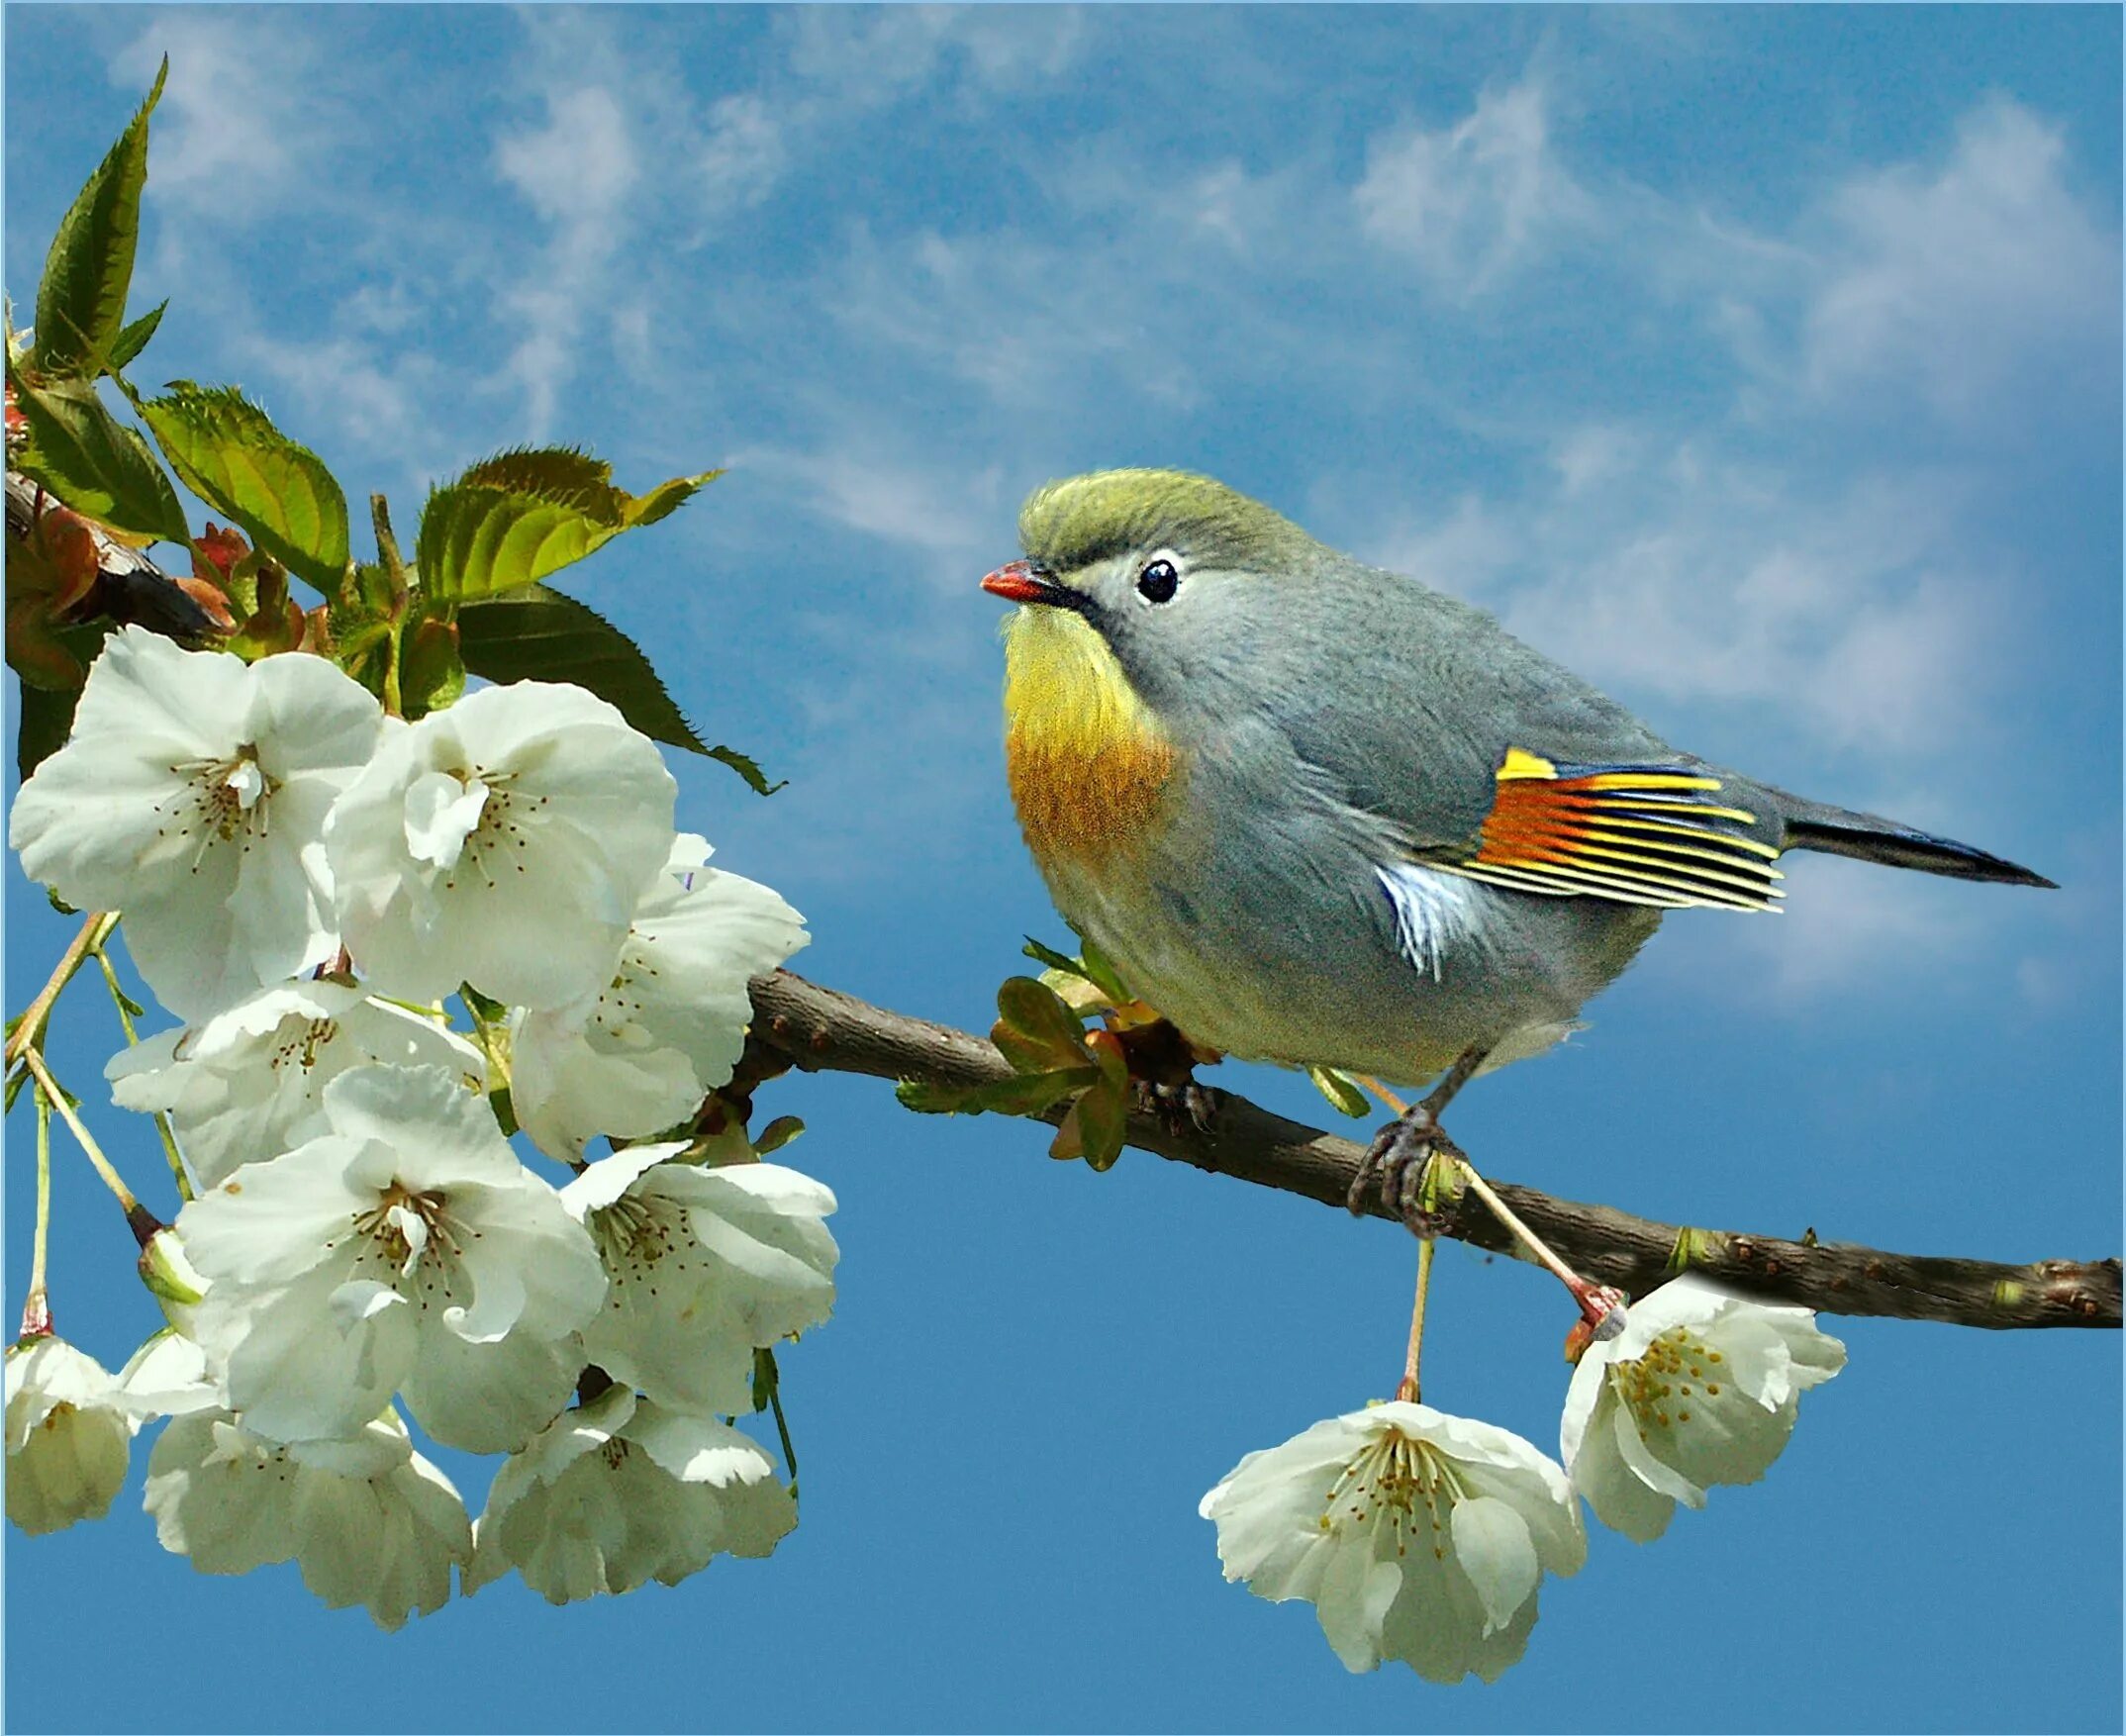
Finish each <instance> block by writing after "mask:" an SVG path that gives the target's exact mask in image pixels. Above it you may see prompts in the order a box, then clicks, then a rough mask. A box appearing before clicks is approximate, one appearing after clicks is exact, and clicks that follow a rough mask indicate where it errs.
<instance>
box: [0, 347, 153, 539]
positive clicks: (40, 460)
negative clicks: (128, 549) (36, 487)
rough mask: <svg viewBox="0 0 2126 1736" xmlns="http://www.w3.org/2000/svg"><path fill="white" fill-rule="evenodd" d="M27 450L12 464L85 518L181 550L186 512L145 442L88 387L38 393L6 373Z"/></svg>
mask: <svg viewBox="0 0 2126 1736" xmlns="http://www.w3.org/2000/svg"><path fill="white" fill-rule="evenodd" d="M8 383H9V384H10V385H12V386H13V387H14V388H15V407H16V408H17V409H18V410H20V411H21V412H22V415H23V419H24V421H25V422H26V423H27V424H28V425H29V434H30V438H29V443H28V444H27V445H25V446H24V447H23V448H22V449H21V450H20V451H18V452H16V453H13V454H11V456H10V459H9V463H10V465H11V467H12V468H14V469H17V470H20V471H21V472H22V473H23V474H24V475H26V476H28V477H29V478H30V479H31V480H32V481H35V482H42V483H43V484H44V485H45V486H46V487H47V488H48V489H49V490H50V491H51V492H52V493H53V494H55V495H57V496H58V497H59V499H60V500H61V501H63V502H65V504H66V505H67V506H69V507H71V508H72V509H73V510H74V511H75V512H77V513H79V514H81V516H82V517H83V518H88V519H95V520H97V521H99V522H100V523H102V524H104V525H108V526H111V527H113V528H114V529H116V530H127V531H131V532H133V533H135V534H136V535H141V536H146V537H149V538H161V539H164V540H166V541H170V542H183V541H185V540H187V538H188V537H189V536H190V534H191V532H190V531H189V530H187V529H186V526H185V522H184V509H183V508H182V507H180V506H179V505H178V504H177V491H176V490H175V489H174V488H172V487H171V486H170V479H169V478H168V477H167V476H165V475H163V473H162V466H161V465H159V464H157V463H156V462H155V459H154V454H153V453H152V452H150V451H149V450H148V449H147V442H146V441H145V440H144V439H143V438H141V435H140V433H139V431H138V430H136V429H131V428H128V427H127V426H126V425H125V424H124V423H122V422H120V421H119V420H118V419H117V418H116V417H114V416H113V415H112V414H111V413H110V411H108V410H106V409H105V408H104V405H103V400H102V399H100V398H98V397H97V396H96V388H95V385H94V384H93V382H91V381H88V380H54V381H49V382H48V383H46V384H44V385H41V386H32V385H30V384H29V383H28V382H27V381H26V380H24V379H22V378H21V377H20V376H19V375H17V374H16V373H15V370H14V369H13V368H10V369H9V370H8Z"/></svg>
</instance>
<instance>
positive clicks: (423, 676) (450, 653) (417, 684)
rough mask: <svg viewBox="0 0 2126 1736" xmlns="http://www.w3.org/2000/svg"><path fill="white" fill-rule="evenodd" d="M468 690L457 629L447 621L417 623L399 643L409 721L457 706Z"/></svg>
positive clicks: (403, 699)
mask: <svg viewBox="0 0 2126 1736" xmlns="http://www.w3.org/2000/svg"><path fill="white" fill-rule="evenodd" d="M464 691H465V659H464V658H463V656H462V655H460V654H459V651H458V647H457V627H456V625H455V624H454V623H451V622H447V621H423V622H419V623H416V624H415V625H414V626H413V627H411V628H410V629H409V630H408V631H407V632H406V633H405V635H404V636H403V637H402V638H401V639H400V641H399V695H400V699H401V702H402V706H403V709H404V712H405V716H406V717H407V719H408V720H409V721H412V720H413V719H416V718H422V717H426V716H427V715H428V714H429V713H430V712H439V711H441V710H442V709H443V707H445V706H448V705H454V704H455V703H456V702H457V699H458V696H459V695H460V694H462V693H463V692H464Z"/></svg>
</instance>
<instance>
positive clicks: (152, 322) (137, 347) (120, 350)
mask: <svg viewBox="0 0 2126 1736" xmlns="http://www.w3.org/2000/svg"><path fill="white" fill-rule="evenodd" d="M169 305H170V304H169V301H168V299H167V298H164V299H163V300H162V301H160V302H158V303H156V304H155V306H153V307H152V308H150V309H148V310H147V312H146V313H145V314H143V315H142V316H141V317H140V318H139V319H138V320H135V321H134V322H133V323H132V324H131V325H130V326H128V327H126V329H125V330H124V331H122V332H120V333H119V335H118V336H117V337H116V338H112V339H111V353H110V354H109V355H107V356H105V357H104V366H105V367H106V368H108V369H109V370H110V371H111V372H112V373H114V374H115V373H117V372H118V371H119V370H120V369H121V368H123V367H124V366H125V365H126V364H127V363H128V362H129V361H131V360H132V359H133V358H134V357H135V356H137V355H139V354H140V353H141V351H142V350H144V349H145V348H146V347H147V340H148V338H152V337H153V336H154V335H155V328H156V327H157V326H159V325H161V324H162V316H163V314H164V313H166V312H167V311H168V309H169Z"/></svg>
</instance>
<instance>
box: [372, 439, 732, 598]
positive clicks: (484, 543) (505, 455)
mask: <svg viewBox="0 0 2126 1736" xmlns="http://www.w3.org/2000/svg"><path fill="white" fill-rule="evenodd" d="M610 474H611V472H610V471H609V470H608V468H607V467H606V466H605V465H604V464H603V463H601V462H600V461H599V460H597V459H595V458H592V457H590V456H588V455H587V454H585V453H582V452H578V451H575V450H574V449H572V448H568V447H547V448H539V449H528V450H522V451H512V452H501V453H498V454H496V456H494V457H492V458H488V459H485V460H483V461H482V462H481V463H478V464H475V465H474V466H473V467H472V468H471V469H470V470H468V471H466V472H465V473H464V475H462V476H460V477H459V478H458V479H457V480H456V481H455V482H451V483H448V484H445V485H444V486H443V487H441V488H438V489H436V490H435V491H434V492H433V493H432V494H431V495H430V496H429V498H428V504H427V505H426V506H425V507H423V509H422V512H421V530H420V534H419V536H418V537H417V538H416V542H415V550H414V563H415V565H416V566H417V567H419V568H420V571H421V582H422V584H423V585H424V586H425V587H426V589H427V590H428V593H429V595H430V596H432V597H435V598H439V599H441V600H443V601H446V602H466V601H469V600H471V599H474V598H480V597H495V596H501V595H503V594H505V593H507V592H510V591H515V590H521V589H523V588H524V587H526V586H528V585H533V584H536V583H537V582H538V581H539V580H541V579H543V578H546V577H547V576H548V575H550V574H552V573H555V572H558V571H559V570H560V569H561V568H562V567H564V566H567V565H569V564H570V563H571V562H574V561H579V560H581V559H583V558H584V556H585V555H588V554H591V553H594V552H595V551H596V550H598V549H599V548H602V547H603V546H604V545H605V544H606V543H608V542H610V541H611V540H612V539H613V538H614V537H615V536H617V535H619V534H620V533H621V532H622V531H623V530H632V529H634V528H635V527H636V526H639V525H650V524H654V523H656V521H657V520H659V519H661V518H664V517H665V516H666V515H667V514H669V513H670V512H672V511H673V509H674V508H676V507H677V506H678V505H679V504H680V503H681V502H682V501H684V500H686V499H687V497H688V496H690V495H692V494H693V493H694V492H695V490H696V489H698V488H700V487H701V486H702V484H704V483H705V482H708V481H709V480H710V479H711V478H712V477H714V476H715V475H717V474H718V473H717V472H715V471H710V472H707V473H705V474H704V475H701V476H676V477H674V478H672V480H671V481H669V482H665V483H661V484H659V485H658V486H657V487H656V488H654V489H652V490H651V491H650V492H649V493H648V494H646V495H644V496H642V497H641V498H639V499H637V498H636V497H634V496H633V495H630V494H628V493H627V492H626V491H625V490H623V489H618V488H615V487H613V486H612V484H611V483H610V482H609V481H608V480H607V478H608V476H609V475H610Z"/></svg>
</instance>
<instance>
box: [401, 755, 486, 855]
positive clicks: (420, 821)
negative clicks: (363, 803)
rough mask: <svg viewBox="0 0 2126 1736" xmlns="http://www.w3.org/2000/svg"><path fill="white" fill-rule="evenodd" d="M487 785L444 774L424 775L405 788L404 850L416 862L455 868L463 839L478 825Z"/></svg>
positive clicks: (430, 773)
mask: <svg viewBox="0 0 2126 1736" xmlns="http://www.w3.org/2000/svg"><path fill="white" fill-rule="evenodd" d="M487 795H488V791H487V786H486V785H485V784H483V783H481V782H480V780H479V779H478V778H469V779H467V780H465V781H464V782H462V783H461V782H459V781H458V780H457V779H456V778H453V777H452V776H451V775H450V774H449V773H448V772H424V773H423V774H422V775H421V776H420V777H418V778H416V779H414V781H413V782H412V783H411V784H409V785H407V787H406V847H407V849H408V851H409V852H411V854H412V855H413V858H414V860H415V861H417V862H426V863H429V864H432V865H433V866H435V867H437V868H455V867H456V866H457V859H458V857H459V856H460V855H461V854H463V852H464V848H465V839H466V838H467V837H469V836H470V835H471V834H472V833H473V832H474V831H475V830H477V829H478V827H479V824H480V810H481V809H483V808H485V807H486V806H487Z"/></svg>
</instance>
